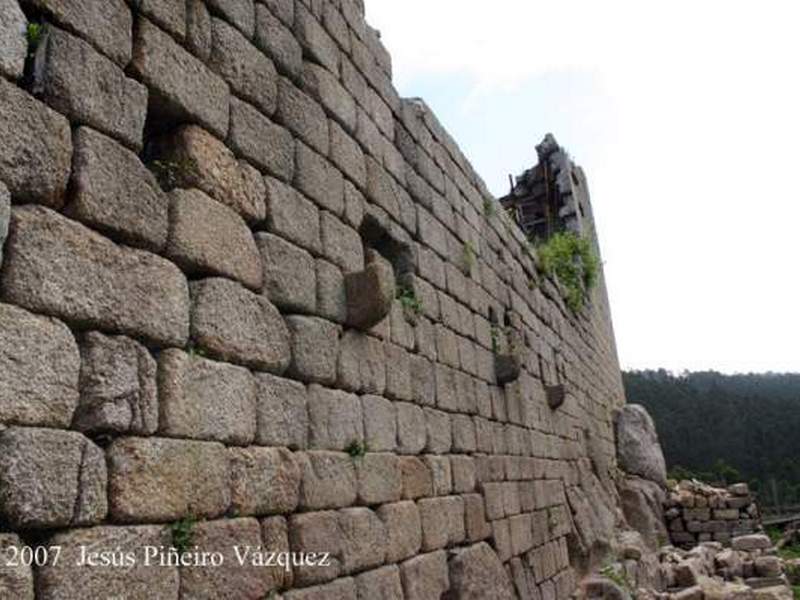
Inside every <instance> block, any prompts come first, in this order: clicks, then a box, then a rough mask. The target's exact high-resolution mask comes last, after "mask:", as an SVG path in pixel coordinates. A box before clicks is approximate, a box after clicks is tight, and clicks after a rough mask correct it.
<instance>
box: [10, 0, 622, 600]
mask: <svg viewBox="0 0 800 600" xmlns="http://www.w3.org/2000/svg"><path fill="white" fill-rule="evenodd" d="M29 23H31V24H34V23H35V24H39V25H35V26H29ZM443 43H446V42H443ZM0 75H1V76H0V241H2V242H3V244H2V258H0V260H2V265H0V546H2V548H3V549H4V550H5V551H6V554H8V555H9V556H11V555H12V554H13V551H11V550H10V548H12V547H17V548H19V547H23V546H26V545H28V546H37V545H41V546H44V547H55V546H57V547H60V548H61V555H60V560H59V561H58V562H56V561H55V557H54V556H53V555H52V554H53V553H54V550H51V551H50V552H51V555H50V556H49V557H47V560H42V561H40V562H41V563H43V564H39V565H36V566H34V567H33V568H31V567H28V566H11V562H9V561H5V560H4V561H3V563H2V564H0V596H2V597H14V598H20V599H30V598H34V597H35V598H40V599H45V598H58V599H72V598H110V597H120V598H121V597H124V598H126V599H128V600H134V599H144V598H159V599H163V600H170V599H176V598H186V599H189V598H191V599H195V598H237V599H248V598H253V599H258V598H263V597H270V598H272V597H275V594H272V592H275V591H277V592H279V593H280V594H282V596H283V598H285V600H312V599H313V600H317V599H355V598H385V599H393V598H398V599H399V598H405V599H406V600H416V599H423V598H439V597H441V596H443V595H446V597H448V598H453V599H457V598H476V599H477V598H489V597H492V598H512V597H521V598H537V599H538V598H540V597H541V598H542V599H543V600H554V599H555V598H566V597H567V596H568V595H569V594H570V592H571V591H572V590H573V588H574V586H575V578H576V575H580V574H582V572H583V570H584V569H585V568H587V566H588V565H590V564H591V563H593V562H597V560H599V556H600V555H601V554H602V553H603V552H604V551H605V550H606V549H607V547H608V545H609V543H610V541H609V540H610V536H611V535H612V533H613V531H614V528H615V527H616V525H617V523H618V520H619V518H620V513H619V510H618V500H617V498H616V492H615V491H614V487H613V485H612V484H611V481H612V475H613V473H614V471H615V469H616V466H615V460H616V459H615V448H614V439H613V438H614V434H613V428H612V422H611V414H612V411H613V410H614V409H615V408H618V407H619V406H621V405H622V404H623V402H624V398H623V391H622V385H621V379H620V374H619V367H618V363H617V358H616V351H615V348H614V339H613V332H612V328H611V323H610V318H609V313H608V309H607V306H608V305H607V298H606V295H605V288H604V285H603V283H602V281H601V283H600V285H599V286H598V288H597V289H596V290H595V291H594V296H593V299H592V301H591V302H590V304H589V306H588V307H586V308H584V309H583V310H582V311H581V312H580V314H573V313H572V312H571V311H570V310H569V309H567V308H566V306H565V304H564V302H563V300H562V298H561V294H560V292H559V290H558V288H557V287H556V285H555V284H554V282H552V281H550V280H547V279H544V278H542V277H541V276H540V275H539V274H538V272H537V270H536V265H535V257H534V256H533V252H532V251H531V249H530V247H529V245H528V244H527V242H526V240H525V238H524V236H523V235H522V233H521V232H520V230H519V229H518V228H517V226H516V224H515V223H513V222H511V221H510V220H509V218H507V216H506V215H505V213H504V212H503V211H502V210H500V209H499V207H498V206H497V205H496V204H495V201H494V199H493V198H492V197H491V195H490V194H489V193H488V191H487V190H486V187H485V185H484V184H483V182H482V181H481V179H480V178H479V177H478V176H477V175H476V173H475V171H474V170H473V168H472V167H471V165H470V163H469V162H468V161H467V160H466V158H465V157H464V156H463V155H462V153H461V152H460V151H459V149H458V147H457V146H456V144H455V143H454V142H453V140H452V138H451V137H450V136H449V135H448V134H447V132H446V131H444V129H443V128H442V127H441V125H440V124H439V122H438V121H437V120H436V117H435V116H434V115H433V114H432V113H431V112H430V111H429V110H428V109H427V108H426V106H425V105H424V103H423V102H422V101H420V100H418V99H403V98H400V97H399V96H398V94H397V92H396V91H395V89H394V88H393V86H392V83H391V60H390V57H389V54H388V53H387V51H386V50H385V48H384V47H383V45H382V44H381V41H380V39H379V36H378V34H377V32H376V31H375V30H373V29H372V28H370V27H369V26H368V25H367V24H366V23H365V21H364V10H363V5H361V4H360V2H359V0H297V1H294V0H263V2H262V1H256V2H255V3H254V2H253V0H225V1H224V2H223V1H221V0H188V1H184V0H129V1H128V2H127V3H126V2H125V1H124V0H0ZM532 145H533V140H532ZM532 149H533V148H532ZM359 291H361V293H364V294H366V296H358V293H359ZM387 310H388V313H387ZM384 313H386V314H384ZM376 317H377V318H378V322H375V323H373V322H372V321H373V320H374V319H375V318H376ZM509 353H513V354H514V355H515V356H516V357H517V358H518V363H519V366H520V372H519V374H518V376H517V377H516V378H513V380H511V381H509V382H507V383H505V384H503V385H500V384H498V381H497V377H496V372H495V361H496V355H498V354H502V355H508V354H509ZM554 384H559V385H561V386H563V391H564V392H565V396H564V402H563V404H561V405H560V406H558V407H557V408H555V409H553V408H550V406H549V405H548V403H547V398H546V391H545V390H546V386H552V385H554ZM235 544H238V545H239V546H241V547H244V546H251V547H254V548H255V547H257V546H263V547H264V548H266V549H269V550H273V551H274V550H280V551H284V550H285V551H289V550H291V551H294V552H303V551H305V552H317V553H330V556H331V557H332V558H331V560H330V561H329V564H328V565H327V566H324V567H320V566H317V567H313V568H312V567H308V566H296V567H292V568H289V569H284V568H281V567H265V566H263V565H261V564H255V565H250V564H249V560H250V559H248V564H245V565H244V566H240V565H239V564H238V562H237V559H236V556H235V550H234V548H233V546H234V545H235ZM173 546H174V547H175V548H177V549H183V548H184V547H187V546H188V547H195V546H196V548H197V550H198V551H218V552H222V553H223V554H224V558H225V564H224V566H222V567H198V566H193V565H192V564H189V565H181V566H175V565H172V566H154V565H153V564H152V562H153V561H152V560H151V563H150V564H148V562H147V561H146V560H145V557H144V555H143V553H144V548H146V547H154V548H160V549H161V550H162V551H163V553H164V554H165V555H167V556H166V558H165V560H167V561H168V562H169V560H170V559H169V549H170V548H171V547H173ZM85 549H89V550H92V551H102V552H107V553H109V554H108V555H104V556H103V557H101V558H102V559H103V560H108V561H109V562H111V563H112V565H111V566H107V565H106V566H95V567H92V566H85V567H78V566H76V564H75V563H76V560H78V559H80V558H81V555H82V551H83V550H85ZM129 553H130V554H129ZM251 556H252V555H251ZM130 557H132V559H131V558H130ZM95 558H97V557H95ZM98 560H100V558H98ZM129 560H130V561H131V563H132V564H128V561H129ZM153 560H157V559H153ZM270 594H272V595H270Z"/></svg>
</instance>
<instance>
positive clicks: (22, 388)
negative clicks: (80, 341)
mask: <svg viewBox="0 0 800 600" xmlns="http://www.w3.org/2000/svg"><path fill="white" fill-rule="evenodd" d="M79 369H80V356H79V354H78V346H77V344H76V343H75V338H73V337H72V333H71V332H70V330H69V329H68V328H67V327H66V326H65V325H64V324H63V323H61V322H59V321H57V320H55V319H50V318H47V317H41V316H38V315H34V314H32V313H29V312H27V311H25V310H23V309H21V308H17V307H16V306H13V305H11V304H0V423H5V424H16V425H38V426H42V427H63V428H66V427H69V425H70V423H71V421H72V415H73V413H74V411H75V407H76V406H77V405H78V372H79Z"/></svg>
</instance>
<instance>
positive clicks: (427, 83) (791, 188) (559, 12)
mask: <svg viewBox="0 0 800 600" xmlns="http://www.w3.org/2000/svg"><path fill="white" fill-rule="evenodd" d="M366 3H367V18H368V20H369V21H370V23H371V24H372V25H373V26H375V27H376V28H378V29H379V30H380V31H381V32H382V36H383V41H384V43H385V44H386V46H387V47H388V48H389V51H390V52H391V53H392V57H393V60H394V81H395V85H396V86H397V88H398V90H399V91H400V93H401V95H403V96H421V97H423V98H424V99H425V100H426V101H427V102H428V104H429V105H430V106H431V107H432V108H433V109H434V110H435V112H436V113H437V115H438V117H439V119H440V121H441V122H442V123H443V124H444V126H445V127H446V128H447V129H448V130H449V131H450V133H451V134H452V135H453V136H454V138H455V139H456V140H457V141H458V142H459V144H460V145H461V147H462V149H463V150H464V152H465V154H466V155H467V157H468V158H469V159H470V160H471V161H472V163H473V165H474V166H475V168H476V169H477V171H478V172H479V173H481V175H482V176H483V177H484V179H485V181H486V183H487V185H488V186H489V188H490V189H491V190H492V191H493V192H494V193H495V194H496V195H498V196H499V195H503V194H505V193H507V191H508V174H509V173H514V174H517V173H519V172H521V171H522V170H523V169H524V168H527V167H529V166H531V165H532V164H533V163H534V162H535V158H536V154H535V150H534V146H535V145H536V144H537V143H538V142H539V141H540V139H541V138H542V137H543V136H544V134H545V133H547V132H552V133H553V134H555V136H556V138H557V139H558V140H559V142H561V144H563V145H564V146H565V147H566V148H567V149H568V150H569V152H570V154H571V155H572V156H573V157H574V158H575V159H576V161H577V162H578V163H579V164H581V165H582V166H583V167H584V168H585V169H586V172H587V176H588V178H589V185H590V190H591V193H592V202H593V206H594V212H595V218H596V220H597V221H598V229H599V236H600V243H601V246H602V251H603V259H604V261H605V271H606V275H607V279H608V284H609V294H610V297H611V306H612V312H613V318H614V326H615V329H616V334H617V344H618V347H619V353H620V359H621V362H622V365H623V367H624V368H649V367H653V368H655V367H664V368H667V369H671V370H676V371H680V370H683V369H690V370H699V369H716V370H720V371H723V372H737V371H738V372H748V371H769V370H771V371H800V351H798V345H800V315H798V311H799V310H800V306H799V305H800V272H798V271H799V270H800V269H798V266H800V265H799V264H798V263H800V260H799V259H800V251H799V250H798V244H799V243H800V193H799V192H798V186H797V183H796V181H795V180H796V175H797V174H798V173H800V170H799V169H798V166H797V162H798V159H799V158H800V151H799V150H798V148H799V146H800V64H799V63H800V35H799V34H798V32H797V26H798V23H800V3H798V2H796V1H795V0H784V1H777V0H763V1H761V2H758V3H753V2H741V1H738V0H725V1H722V0H720V1H716V0H714V1H712V0H693V1H691V2H689V1H685V0H672V1H670V2H660V3H658V2H653V1H644V2H643V1H642V0H636V1H629V2H628V1H626V2H622V1H618V0H603V1H602V2H598V1H597V0H587V1H574V0H558V1H556V2H554V1H552V0H550V1H547V2H544V1H540V0H492V1H491V2H487V1H485V0H403V1H398V0H366Z"/></svg>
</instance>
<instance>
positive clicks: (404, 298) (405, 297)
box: [395, 285, 422, 321]
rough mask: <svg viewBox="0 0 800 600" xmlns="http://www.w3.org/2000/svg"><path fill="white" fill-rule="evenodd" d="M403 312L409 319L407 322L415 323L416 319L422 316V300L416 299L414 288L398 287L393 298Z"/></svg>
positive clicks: (407, 286)
mask: <svg viewBox="0 0 800 600" xmlns="http://www.w3.org/2000/svg"><path fill="white" fill-rule="evenodd" d="M395 297H396V298H397V299H398V300H399V301H400V304H401V305H402V306H403V310H405V313H406V316H407V317H410V319H409V320H411V321H416V318H417V317H418V316H419V315H421V314H422V300H420V299H419V298H417V295H416V293H415V292H414V288H412V287H411V286H409V285H398V286H397V293H396V296H395Z"/></svg>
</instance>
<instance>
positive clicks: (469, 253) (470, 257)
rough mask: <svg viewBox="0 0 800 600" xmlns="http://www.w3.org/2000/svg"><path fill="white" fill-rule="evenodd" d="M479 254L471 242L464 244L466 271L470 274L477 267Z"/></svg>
mask: <svg viewBox="0 0 800 600" xmlns="http://www.w3.org/2000/svg"><path fill="white" fill-rule="evenodd" d="M476 256H477V252H475V246H474V245H473V244H472V242H470V241H466V242H464V270H465V271H467V272H469V271H471V270H472V267H474V266H475V260H476Z"/></svg>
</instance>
